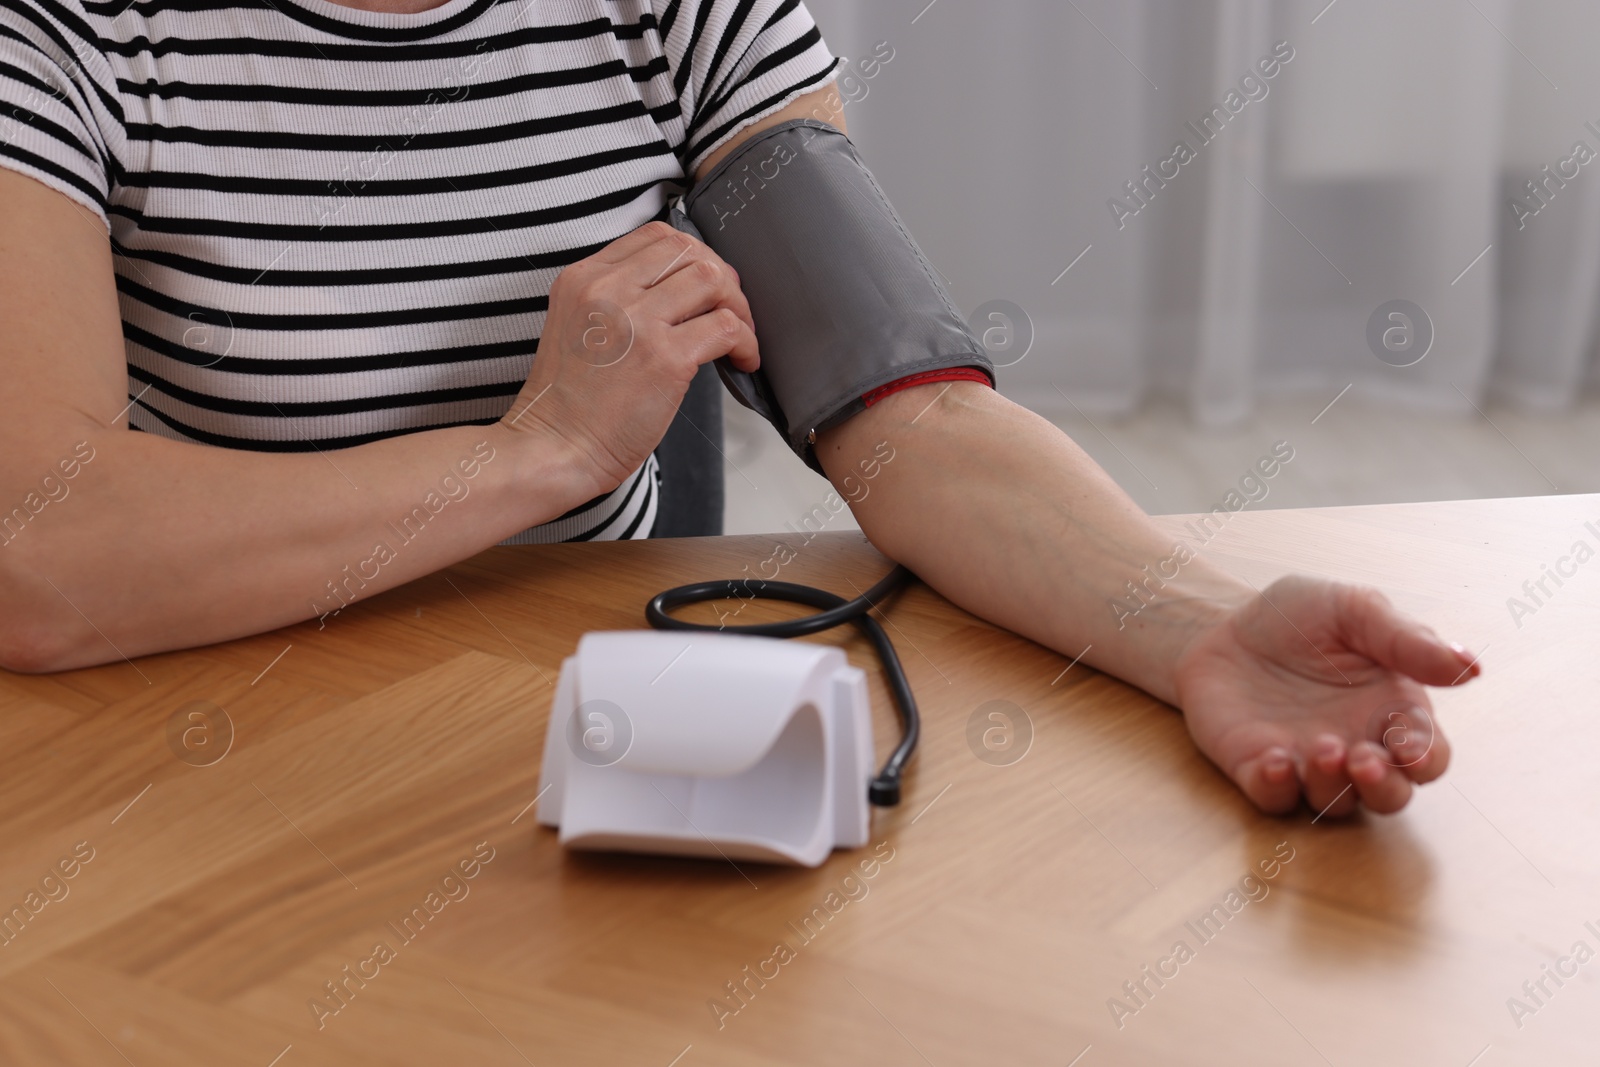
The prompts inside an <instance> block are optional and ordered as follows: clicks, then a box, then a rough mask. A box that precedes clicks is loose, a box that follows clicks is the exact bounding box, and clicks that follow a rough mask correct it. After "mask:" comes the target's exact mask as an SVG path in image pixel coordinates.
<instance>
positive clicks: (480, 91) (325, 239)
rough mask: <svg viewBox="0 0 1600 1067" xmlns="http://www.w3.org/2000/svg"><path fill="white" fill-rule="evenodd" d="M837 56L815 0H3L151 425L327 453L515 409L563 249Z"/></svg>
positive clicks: (634, 479) (595, 241) (3, 56)
mask: <svg viewBox="0 0 1600 1067" xmlns="http://www.w3.org/2000/svg"><path fill="white" fill-rule="evenodd" d="M834 63H835V60H834V58H833V56H832V55H830V53H829V51H828V48H827V46H826V44H824V42H823V40H822V38H821V36H820V35H819V34H818V32H817V28H816V26H815V25H814V23H813V22H812V19H811V16H810V14H809V13H808V12H807V11H806V8H805V6H804V5H803V4H801V3H799V2H798V0H447V2H446V3H445V4H443V5H442V6H440V7H436V8H434V9H432V10H430V11H426V12H423V13H421V14H416V15H397V14H386V13H376V12H370V11H361V10H357V9H354V8H349V7H344V6H342V5H338V4H334V3H331V2H329V0H132V2H130V0H110V2H105V3H102V2H96V0H0V165H3V166H6V167H8V168H12V169H15V170H18V171H21V172H23V173H25V174H28V175H30V176H32V177H34V178H37V179H38V180H40V181H42V182H44V183H45V184H47V185H49V186H51V187H52V188H54V189H57V190H59V191H61V192H62V193H65V194H66V195H67V196H69V197H71V198H72V199H73V200H75V201H76V202H77V203H78V205H79V206H80V207H81V209H82V210H83V211H85V212H86V213H87V214H88V215H90V216H93V219H92V221H93V222H94V224H95V225H101V224H104V225H105V226H107V227H108V228H109V230H110V235H111V241H112V248H113V251H114V252H115V253H116V255H115V264H116V286H117V292H118V296H119V300H120V304H121V314H122V329H123V337H124V340H125V346H126V349H127V361H128V378H129V399H130V401H133V407H132V409H131V412H130V420H131V422H132V425H133V427H134V428H135V429H137V430H143V431H146V432H150V433H157V434H161V435H163V436H167V437H173V438H177V439H179V440H184V441H192V442H198V443H202V444H207V445H214V446H220V447H224V448H242V449H254V450H262V451H284V452H288V451H310V450H321V451H324V452H326V451H329V450H333V449H338V448H347V447H350V446H353V445H358V444H361V443H363V442H367V441H372V440H376V439H379V438H383V437H389V436H393V435H396V434H403V433H411V432H415V431H418V430H425V429H432V428H436V427H444V426H458V425H466V424H475V425H487V424H490V423H493V422H495V421H496V420H497V419H499V418H500V417H501V416H503V415H504V414H505V413H506V412H507V411H508V409H509V408H510V405H511V401H512V399H513V397H515V395H516V394H517V391H518V390H519V389H520V388H521V387H522V384H523V382H524V381H525V380H526V379H527V377H528V373H529V368H530V366H531V364H532V360H533V357H534V352H535V350H536V349H537V347H538V340H539V335H540V331H541V330H542V328H543V324H544V317H545V309H546V306H547V305H548V302H549V292H550V283H551V281H552V280H553V279H554V278H555V276H556V274H557V273H559V272H560V270H561V269H562V268H563V267H565V266H567V265H568V264H571V263H573V262H575V261H577V260H579V259H582V258H584V257H586V256H589V255H591V254H593V253H594V252H596V251H598V250H599V249H601V248H602V247H604V246H605V245H606V244H608V243H610V242H611V241H613V240H615V239H616V238H618V237H621V236H622V235H623V234H626V233H628V232H629V231H631V230H634V229H636V228H638V227H639V226H642V225H644V224H645V223H646V222H649V221H651V220H652V219H659V218H664V217H665V216H666V205H667V203H668V201H669V200H670V199H671V198H672V197H673V196H675V195H677V194H678V193H681V192H682V191H683V190H684V188H685V187H686V185H687V179H686V175H689V174H692V173H693V171H694V168H695V167H696V166H697V165H698V164H699V163H700V162H701V161H702V160H703V159H704V158H705V157H706V156H707V155H708V154H709V153H710V152H711V151H712V150H713V149H714V148H716V147H717V146H718V145H719V144H721V143H722V142H723V141H725V140H727V139H728V138H729V137H730V136H732V135H733V134H734V133H735V132H736V131H737V130H739V129H740V128H741V127H743V126H745V125H748V124H749V123H751V122H753V121H755V120H756V119H758V118H760V117H762V116H763V115H766V114H769V113H771V112H773V111H776V110H777V109H779V108H780V107H782V106H783V105H784V104H786V103H788V102H789V101H790V100H791V99H792V98H793V97H795V96H797V95H799V94H801V93H804V92H810V91H812V90H814V89H817V88H819V87H821V86H822V85H823V84H824V83H826V82H827V81H828V80H829V79H830V78H831V76H832V75H831V72H832V70H833V67H834ZM135 398H137V399H135ZM658 492H659V475H658V470H657V466H656V462H655V457H654V456H652V457H650V459H649V460H648V461H647V462H646V463H645V464H643V465H642V466H641V467H640V468H639V470H638V471H636V472H635V473H634V474H633V475H632V476H630V477H629V478H628V479H626V480H625V481H624V482H623V484H622V485H620V486H618V487H617V489H616V490H615V491H614V492H611V493H608V494H605V495H604V496H602V497H600V498H597V499H595V500H592V501H589V502H588V503H586V504H584V505H582V506H580V507H578V508H575V509H574V510H573V511H572V512H569V513H568V514H566V515H563V516H561V517H559V518H557V519H555V520H552V521H551V522H549V523H546V524H544V525H542V526H538V527H535V528H534V529H532V530H529V531H526V532H525V533H523V534H520V535H518V536H517V537H514V538H512V539H511V541H512V542H523V543H526V542H548V541H561V540H588V539H611V538H629V537H647V536H649V534H650V532H651V529H652V527H653V525H654V517H655V511H656V506H657V493H658Z"/></svg>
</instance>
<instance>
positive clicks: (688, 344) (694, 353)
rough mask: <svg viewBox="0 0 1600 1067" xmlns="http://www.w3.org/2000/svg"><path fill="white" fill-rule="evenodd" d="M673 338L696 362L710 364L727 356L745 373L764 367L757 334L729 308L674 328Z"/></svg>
mask: <svg viewBox="0 0 1600 1067" xmlns="http://www.w3.org/2000/svg"><path fill="white" fill-rule="evenodd" d="M670 336H671V337H672V339H673V344H674V346H675V347H678V348H679V350H680V351H683V352H687V353H689V355H690V356H691V357H692V358H693V359H694V361H695V362H696V363H709V362H710V361H711V360H713V359H716V358H717V357H718V356H724V355H725V356H727V357H728V358H729V359H731V360H732V361H733V365H734V366H735V367H738V368H739V369H740V370H742V371H754V370H755V369H756V368H758V367H760V366H761V354H760V352H759V350H758V349H757V347H756V335H755V331H754V330H752V329H750V327H749V325H748V324H747V323H746V322H745V321H744V320H743V319H741V318H740V317H739V316H738V315H736V314H734V313H733V312H732V311H729V310H728V309H727V308H717V309H716V310H715V311H712V312H709V313H708V314H705V315H701V316H700V317H698V318H694V319H690V320H689V321H688V322H685V323H684V324H683V325H681V326H674V327H672V329H671V331H670Z"/></svg>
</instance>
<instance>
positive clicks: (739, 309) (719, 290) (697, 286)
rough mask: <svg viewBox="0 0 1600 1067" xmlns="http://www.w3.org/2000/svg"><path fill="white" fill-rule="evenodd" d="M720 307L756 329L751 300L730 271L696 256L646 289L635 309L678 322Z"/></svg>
mask: <svg viewBox="0 0 1600 1067" xmlns="http://www.w3.org/2000/svg"><path fill="white" fill-rule="evenodd" d="M719 307H725V308H727V309H728V310H730V311H732V312H733V313H734V314H735V315H738V316H739V318H740V319H741V320H743V322H744V324H745V325H746V326H748V327H750V328H751V329H752V330H754V329H755V321H754V320H753V319H752V318H751V317H750V302H749V301H748V300H746V299H745V295H744V292H743V291H742V290H741V289H740V288H739V285H738V282H736V281H735V280H734V277H733V272H732V271H731V270H729V269H728V268H727V267H726V266H725V265H723V264H721V263H720V262H713V261H712V260H709V259H695V260H694V261H692V262H691V264H690V265H689V266H687V267H685V268H683V269H682V270H679V271H676V272H674V273H673V274H672V275H670V276H669V277H667V278H666V279H665V280H663V281H661V282H660V283H658V284H656V285H654V286H651V287H650V288H649V289H647V290H645V292H644V295H643V296H641V297H640V298H639V303H638V310H639V311H640V312H641V313H642V314H644V315H646V316H648V317H650V318H651V319H654V320H656V321H658V322H664V323H666V324H667V325H668V326H677V325H679V324H681V323H685V322H688V321H689V320H690V319H693V318H698V317H699V316H701V315H704V314H707V313H708V312H710V311H713V310H715V309H716V308H719Z"/></svg>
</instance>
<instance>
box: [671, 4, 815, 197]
mask: <svg viewBox="0 0 1600 1067" xmlns="http://www.w3.org/2000/svg"><path fill="white" fill-rule="evenodd" d="M656 9H657V10H658V11H659V12H660V17H659V22H658V27H659V32H660V34H661V39H662V44H663V46H664V49H665V52H666V58H667V65H668V68H669V70H670V71H671V77H672V82H673V87H674V89H675V90H676V91H677V96H678V105H679V107H680V108H681V109H682V113H683V122H684V126H685V137H684V141H683V144H682V145H681V146H680V147H679V149H678V156H679V158H680V159H681V160H682V161H683V167H684V171H685V172H686V173H689V174H693V173H694V170H695V168H696V167H698V166H699V165H700V163H701V161H703V160H704V159H705V157H706V156H707V155H709V154H710V153H711V152H712V151H714V150H715V149H716V148H717V146H718V145H720V144H722V143H723V142H724V141H726V140H727V139H728V138H730V137H732V136H733V135H734V134H735V133H737V132H738V131H739V130H740V129H741V128H743V127H745V126H748V125H749V124H750V123H752V122H755V121H756V120H758V119H760V118H762V117H764V116H766V115H768V114H771V113H772V112H774V111H777V110H779V109H780V108H782V107H783V106H784V105H786V104H788V103H789V101H791V100H792V99H794V98H795V97H797V96H800V95H803V94H805V93H808V92H813V91H815V90H816V89H819V88H821V87H822V86H824V85H826V84H828V82H830V81H831V80H832V78H833V72H834V67H835V65H836V64H837V62H838V61H837V60H836V59H835V58H834V55H833V53H832V52H830V51H829V50H828V45H827V43H826V42H825V41H823V39H822V33H821V32H820V31H819V30H818V29H817V24H816V23H815V22H814V21H813V20H812V18H811V13H810V12H809V11H807V10H806V6H805V4H803V3H801V2H800V0H656Z"/></svg>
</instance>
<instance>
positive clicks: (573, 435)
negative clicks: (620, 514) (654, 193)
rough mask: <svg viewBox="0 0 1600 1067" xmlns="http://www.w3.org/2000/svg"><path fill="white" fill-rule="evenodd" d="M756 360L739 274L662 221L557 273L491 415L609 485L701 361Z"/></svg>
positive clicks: (638, 458) (664, 422)
mask: <svg viewBox="0 0 1600 1067" xmlns="http://www.w3.org/2000/svg"><path fill="white" fill-rule="evenodd" d="M723 355H727V356H731V357H732V359H733V363H734V365H735V366H737V367H738V368H739V369H741V370H746V371H753V370H755V369H756V368H757V367H758V366H759V365H760V356H759V353H758V351H757V348H756V337H755V324H754V322H752V321H751V318H750V305H749V304H748V303H747V302H746V301H745V298H744V294H743V292H741V291H740V289H739V277H738V275H737V274H735V273H734V270H733V268H732V267H730V266H728V265H727V264H726V263H724V262H723V261H722V259H721V258H719V257H718V256H717V254H716V253H715V252H713V251H711V249H710V248H708V247H707V246H706V245H705V244H704V243H702V242H700V241H697V240H695V239H694V238H692V237H690V236H689V235H688V234H685V233H680V232H679V231H677V230H675V229H673V228H672V227H671V226H669V225H667V224H666V223H664V222H652V223H649V224H648V225H645V226H642V227H640V228H639V229H637V230H634V231H633V232H632V233H630V234H627V235H626V236H624V237H621V238H619V239H618V240H616V241H613V242H612V243H611V244H609V245H607V246H606V247H605V248H603V249H601V250H600V251H599V252H597V253H595V254H594V255H592V256H590V257H589V258H588V259H584V260H580V261H579V262H577V263H574V264H572V265H571V266H570V267H568V268H566V269H565V270H563V271H562V272H561V273H560V274H559V275H557V277H556V279H555V282H554V284H552V285H551V287H550V308H549V311H548V312H547V314H546V316H545V326H544V333H543V335H542V336H541V337H540V339H539V351H538V355H537V356H535V357H534V361H533V369H532V371H531V373H530V374H529V376H528V382H527V384H526V385H524V386H523V388H522V392H521V393H520V394H519V395H518V396H517V398H516V400H515V401H513V403H512V405H511V410H510V411H509V412H507V413H506V416H505V418H504V419H502V420H501V421H502V422H503V423H504V424H505V425H508V426H510V427H511V428H513V429H515V430H521V431H527V432H533V433H542V434H545V435H548V436H549V437H551V438H552V439H554V440H555V441H557V442H559V443H560V444H561V445H562V446H563V447H564V448H566V449H568V450H569V451H570V452H571V454H572V456H573V458H574V460H575V461H576V463H577V465H578V467H579V469H580V470H581V471H582V473H583V474H584V475H585V476H586V477H587V478H588V479H590V481H591V482H592V484H593V489H594V492H593V495H596V496H598V495H599V494H601V493H605V492H609V491H610V490H612V489H614V488H616V487H617V486H618V485H620V484H621V483H622V481H623V480H624V479H625V478H627V477H628V475H630V474H632V473H633V472H634V471H635V470H637V469H638V467H639V464H641V463H643V462H644V461H645V459H646V457H648V456H649V454H650V452H651V451H652V450H653V449H654V448H655V447H656V445H657V444H659V443H660V442H661V438H662V437H663V436H664V435H665V434H666V432H667V427H668V426H669V425H671V422H672V417H673V415H674V414H675V413H676V412H677V410H678V405H679V403H680V402H681V401H682V400H683V395H684V393H685V392H686V391H687V390H688V388H689V382H690V380H691V379H692V378H693V377H694V374H695V372H696V371H697V370H699V368H700V365H701V364H702V363H708V362H710V361H711V360H713V359H716V358H717V357H719V356H723Z"/></svg>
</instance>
